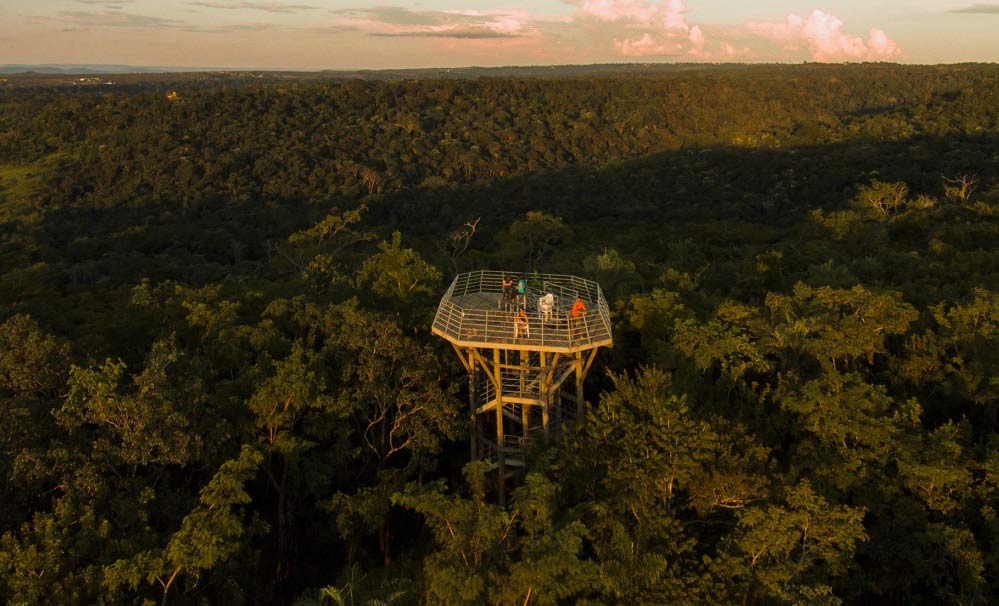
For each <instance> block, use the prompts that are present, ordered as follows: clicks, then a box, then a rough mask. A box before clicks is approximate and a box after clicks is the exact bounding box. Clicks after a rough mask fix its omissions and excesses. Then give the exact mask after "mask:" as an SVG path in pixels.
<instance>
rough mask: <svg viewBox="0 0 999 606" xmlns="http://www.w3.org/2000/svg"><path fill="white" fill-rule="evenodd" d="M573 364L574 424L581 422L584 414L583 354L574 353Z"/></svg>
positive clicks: (579, 352)
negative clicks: (574, 379)
mask: <svg viewBox="0 0 999 606" xmlns="http://www.w3.org/2000/svg"><path fill="white" fill-rule="evenodd" d="M573 364H574V365H575V366H576V422H577V423H580V422H582V421H583V414H584V413H585V410H583V409H584V407H585V404H584V402H583V377H584V374H583V364H584V362H583V352H581V351H578V352H576V359H575V360H573Z"/></svg>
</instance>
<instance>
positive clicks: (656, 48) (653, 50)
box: [614, 33, 683, 57]
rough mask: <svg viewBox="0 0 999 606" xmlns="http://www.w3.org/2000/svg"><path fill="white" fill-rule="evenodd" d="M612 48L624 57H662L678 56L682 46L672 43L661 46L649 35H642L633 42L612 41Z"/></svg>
mask: <svg viewBox="0 0 999 606" xmlns="http://www.w3.org/2000/svg"><path fill="white" fill-rule="evenodd" d="M614 48H616V49H617V51H618V52H619V53H620V54H622V55H624V56H625V57H663V56H670V55H679V54H680V53H681V52H682V50H683V45H681V44H679V43H676V42H672V43H668V44H661V43H659V42H656V40H655V39H654V38H653V37H652V36H651V35H650V34H647V33H646V34H642V37H641V38H638V39H635V40H618V39H616V38H615V39H614Z"/></svg>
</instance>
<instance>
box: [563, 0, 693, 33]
mask: <svg viewBox="0 0 999 606" xmlns="http://www.w3.org/2000/svg"><path fill="white" fill-rule="evenodd" d="M572 4H575V5H576V6H577V7H578V11H577V12H576V15H577V16H578V17H584V18H585V17H590V18H594V19H599V20H602V21H623V22H627V23H629V24H633V25H635V26H639V27H645V28H655V29H659V28H661V29H667V30H683V31H686V30H687V29H688V26H687V18H686V17H685V16H684V13H686V12H687V6H686V4H685V3H684V2H683V0H663V1H662V2H654V1H651V0H576V1H575V2H572Z"/></svg>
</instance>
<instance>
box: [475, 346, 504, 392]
mask: <svg viewBox="0 0 999 606" xmlns="http://www.w3.org/2000/svg"><path fill="white" fill-rule="evenodd" d="M469 351H471V352H472V355H474V356H475V359H476V360H478V361H479V366H481V367H482V371H483V372H485V373H486V376H487V377H489V380H490V381H492V382H493V385H494V386H495V387H496V389H497V390H498V389H499V388H500V383H499V381H498V380H497V379H496V374H495V373H493V371H492V370H490V369H489V363H488V362H486V359H485V358H483V357H482V354H481V353H479V350H478V349H474V348H472V349H469ZM493 352H494V353H495V354H496V355H495V358H496V359H499V350H498V349H494V350H493Z"/></svg>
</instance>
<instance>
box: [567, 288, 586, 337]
mask: <svg viewBox="0 0 999 606" xmlns="http://www.w3.org/2000/svg"><path fill="white" fill-rule="evenodd" d="M585 319H586V305H585V304H584V303H583V300H582V299H580V298H579V297H578V296H577V297H576V300H575V301H574V302H573V303H572V309H571V310H570V311H569V322H570V323H571V324H572V338H576V337H577V336H578V335H579V330H580V327H581V326H582V324H583V321H584V320H585Z"/></svg>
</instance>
